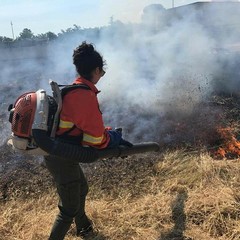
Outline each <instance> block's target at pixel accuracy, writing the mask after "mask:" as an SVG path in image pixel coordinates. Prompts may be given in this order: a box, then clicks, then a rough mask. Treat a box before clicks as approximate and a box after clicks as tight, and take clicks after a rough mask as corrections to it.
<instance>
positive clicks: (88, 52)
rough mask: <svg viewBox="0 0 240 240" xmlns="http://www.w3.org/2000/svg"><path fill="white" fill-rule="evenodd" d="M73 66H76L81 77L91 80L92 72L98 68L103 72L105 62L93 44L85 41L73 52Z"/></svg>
mask: <svg viewBox="0 0 240 240" xmlns="http://www.w3.org/2000/svg"><path fill="white" fill-rule="evenodd" d="M73 64H74V65H75V66H76V70H77V72H78V74H79V75H80V76H82V77H84V78H85V79H87V80H91V77H92V76H91V73H92V71H93V70H94V69H96V68H97V67H99V69H100V70H102V69H103V66H104V65H105V61H104V60H103V58H102V56H101V55H100V54H99V53H98V52H97V51H96V50H95V49H94V47H93V44H91V43H86V42H85V41H84V42H82V44H81V45H79V46H78V47H77V48H76V49H74V51H73Z"/></svg>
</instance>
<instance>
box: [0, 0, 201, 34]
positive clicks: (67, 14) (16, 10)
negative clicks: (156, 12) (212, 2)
mask: <svg viewBox="0 0 240 240" xmlns="http://www.w3.org/2000/svg"><path fill="white" fill-rule="evenodd" d="M173 2H174V6H175V7H176V6H181V5H185V4H189V3H193V2H196V1H192V0H0V36H7V37H11V38H12V36H13V35H12V30H11V21H12V23H13V30H14V35H15V37H16V36H19V33H20V32H22V30H23V29H24V28H29V29H31V30H32V32H33V33H34V34H35V35H36V34H40V33H46V32H48V31H51V32H54V33H56V34H57V33H59V32H61V29H63V30H66V29H67V28H69V27H73V25H74V24H76V25H78V26H80V27H82V28H89V27H100V26H106V25H108V24H109V21H110V17H111V16H113V19H114V20H120V21H122V22H124V23H128V22H139V21H140V19H141V13H142V10H143V8H144V7H145V6H147V5H149V4H152V3H160V4H162V5H163V7H165V8H171V7H172V4H173Z"/></svg>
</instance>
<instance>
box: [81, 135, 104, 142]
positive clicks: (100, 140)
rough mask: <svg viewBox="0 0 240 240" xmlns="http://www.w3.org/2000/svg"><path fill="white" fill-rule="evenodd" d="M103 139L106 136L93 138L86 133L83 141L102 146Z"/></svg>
mask: <svg viewBox="0 0 240 240" xmlns="http://www.w3.org/2000/svg"><path fill="white" fill-rule="evenodd" d="M103 138H104V135H102V136H101V137H93V136H91V135H88V134H86V133H84V134H83V141H84V142H87V143H92V144H100V143H102V140H103Z"/></svg>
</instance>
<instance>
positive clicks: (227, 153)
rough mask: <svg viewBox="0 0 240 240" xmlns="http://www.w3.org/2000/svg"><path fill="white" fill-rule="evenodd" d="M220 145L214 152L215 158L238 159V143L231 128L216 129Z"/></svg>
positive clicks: (239, 144)
mask: <svg viewBox="0 0 240 240" xmlns="http://www.w3.org/2000/svg"><path fill="white" fill-rule="evenodd" d="M217 133H218V134H219V136H220V138H221V140H222V144H221V147H219V148H218V149H217V151H216V152H215V154H214V155H215V157H216V158H221V159H223V158H238V157H240V142H239V141H238V140H237V139H236V137H235V136H234V131H233V128H230V127H226V128H218V129H217Z"/></svg>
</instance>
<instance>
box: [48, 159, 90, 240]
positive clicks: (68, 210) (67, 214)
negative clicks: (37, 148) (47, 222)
mask: <svg viewBox="0 0 240 240" xmlns="http://www.w3.org/2000/svg"><path fill="white" fill-rule="evenodd" d="M45 162H46V166H47V168H48V170H49V171H50V173H51V174H52V176H53V178H54V180H55V182H56V185H57V192H58V194H59V204H58V208H59V213H58V215H57V217H56V219H55V222H54V225H53V227H52V231H51V234H50V238H49V239H50V240H62V239H64V237H65V235H66V233H67V231H68V230H69V228H70V226H71V224H72V222H73V220H75V223H76V227H77V229H82V228H86V227H88V226H89V224H90V222H89V220H88V218H87V217H86V215H85V199H86V195H87V193H88V184H87V181H86V178H85V176H84V174H83V171H82V169H81V167H80V165H79V164H78V163H73V162H71V161H68V160H67V159H66V160H62V159H60V158H58V157H55V156H47V157H45Z"/></svg>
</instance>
